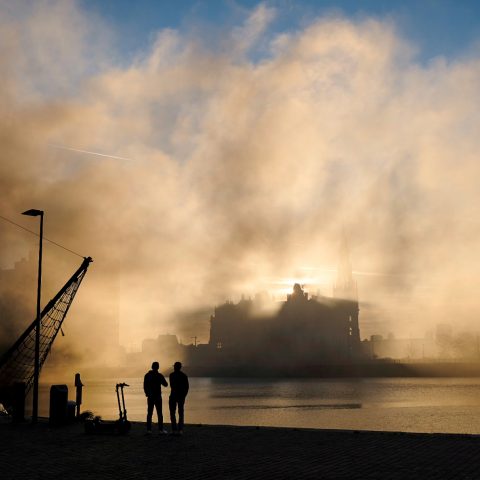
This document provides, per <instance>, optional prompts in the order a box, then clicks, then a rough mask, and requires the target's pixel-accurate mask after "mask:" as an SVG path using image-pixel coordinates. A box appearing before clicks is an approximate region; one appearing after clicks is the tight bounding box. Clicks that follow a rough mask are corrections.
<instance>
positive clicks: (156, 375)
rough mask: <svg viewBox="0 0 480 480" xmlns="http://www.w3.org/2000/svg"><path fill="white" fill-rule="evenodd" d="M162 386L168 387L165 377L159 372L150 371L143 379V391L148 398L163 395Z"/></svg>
mask: <svg viewBox="0 0 480 480" xmlns="http://www.w3.org/2000/svg"><path fill="white" fill-rule="evenodd" d="M162 385H163V386H164V387H168V383H167V381H166V380H165V377H164V376H163V375H162V374H161V373H160V372H159V371H158V370H150V371H149V372H147V373H146V374H145V377H144V379H143V391H144V392H145V395H146V396H147V397H159V396H161V395H162Z"/></svg>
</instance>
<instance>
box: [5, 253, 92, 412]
mask: <svg viewBox="0 0 480 480" xmlns="http://www.w3.org/2000/svg"><path fill="white" fill-rule="evenodd" d="M90 262H92V259H91V258H90V257H86V258H85V259H84V260H83V262H82V264H81V265H80V267H79V268H78V270H77V271H76V272H75V273H74V274H73V275H72V276H71V277H70V279H69V280H68V281H67V283H65V285H64V286H63V287H62V288H61V289H60V291H59V292H58V293H57V294H56V295H55V296H54V297H53V298H52V299H51V300H50V301H49V302H48V303H47V305H46V306H45V308H44V309H43V310H42V312H41V319H40V324H41V328H40V369H41V368H42V366H43V364H44V363H45V360H46V359H47V356H48V354H49V352H50V350H51V348H52V344H53V342H54V340H55V338H56V336H57V334H58V332H59V330H60V328H61V327H62V323H63V321H64V320H65V317H66V315H67V313H68V310H69V308H70V305H71V304H72V302H73V299H74V298H75V294H76V293H77V290H78V288H79V287H80V284H81V283H82V280H83V278H84V277H85V274H86V273H87V269H88V266H89V264H90ZM36 321H37V320H36V319H35V320H34V321H33V322H32V323H31V324H30V326H29V327H28V328H27V329H26V330H25V332H23V334H22V335H21V336H20V337H19V338H18V340H17V341H16V342H15V343H14V344H13V346H12V347H11V348H10V350H8V351H7V352H6V353H5V355H3V357H2V358H0V403H4V404H5V403H8V398H5V397H6V396H7V395H6V394H5V393H3V394H2V392H7V391H8V389H9V388H10V387H12V386H13V385H14V384H15V383H17V382H23V383H24V384H25V395H27V394H28V392H29V391H30V389H31V388H32V386H33V373H34V359H35V325H36Z"/></svg>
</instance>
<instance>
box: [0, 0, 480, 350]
mask: <svg viewBox="0 0 480 480" xmlns="http://www.w3.org/2000/svg"><path fill="white" fill-rule="evenodd" d="M277 14H278V9H275V8H273V7H270V6H268V5H267V4H259V5H257V6H255V7H254V8H252V9H250V10H249V11H248V12H245V15H244V18H243V20H242V21H239V22H238V23H237V24H235V25H232V26H228V28H227V27H226V26H225V27H224V28H215V29H211V28H210V29H209V30H207V29H206V27H205V25H203V24H202V23H200V22H199V24H198V25H195V23H194V21H192V25H190V26H191V27H192V28H190V29H185V28H183V29H160V30H159V31H158V32H157V33H156V35H155V36H154V37H152V38H151V41H150V44H149V45H148V48H145V49H139V50H138V51H136V52H135V54H134V55H133V56H131V57H129V58H128V60H126V59H125V57H120V56H119V52H118V51H117V50H116V48H115V38H116V36H118V35H121V32H118V31H114V30H113V27H112V26H111V25H107V24H106V23H105V22H104V21H103V20H102V18H100V17H99V16H98V15H94V14H93V13H91V12H88V11H86V10H85V9H82V8H81V4H80V3H77V2H55V1H44V2H35V3H29V2H25V3H20V2H19V3H16V2H15V4H12V2H8V1H6V0H5V1H4V2H0V87H1V88H0V104H1V109H2V115H1V116H0V143H1V147H2V148H1V154H0V155H1V156H0V158H1V160H0V189H1V192H2V201H1V204H0V205H1V208H0V214H1V215H3V216H5V217H7V218H9V219H13V220H15V221H17V222H19V223H21V224H22V225H25V226H26V227H27V228H31V229H33V230H35V229H36V228H37V227H36V224H35V221H34V220H31V219H30V220H28V219H26V218H25V217H23V218H22V217H20V212H22V211H24V210H26V209H28V208H41V209H43V210H45V212H46V214H45V215H46V216H45V222H46V224H45V235H46V236H47V237H48V238H51V239H52V240H55V241H57V242H60V243H61V244H62V245H65V246H67V247H68V248H70V249H72V250H74V251H76V252H79V253H80V254H82V255H90V256H92V257H93V258H94V263H93V264H92V267H91V270H90V271H89V273H88V275H87V277H86V279H85V282H84V284H83V285H82V287H81V291H80V292H79V295H78V297H77V298H76V299H75V303H74V305H73V307H72V310H71V314H70V315H69V318H68V319H67V322H66V331H67V337H65V339H66V340H60V341H64V342H74V343H76V342H79V343H78V345H79V346H78V348H79V349H80V350H82V349H83V348H84V347H85V345H84V343H85V342H86V341H87V340H86V339H87V338H91V337H94V336H95V335H97V333H96V332H100V333H98V334H99V335H105V336H106V337H107V338H108V332H104V331H102V330H101V325H102V319H103V318H104V317H107V316H111V315H112V309H113V311H114V312H117V313H115V315H118V317H119V319H120V342H121V343H122V344H123V345H125V346H128V345H129V344H132V343H133V344H138V343H139V342H141V340H142V339H143V338H146V337H148V336H150V337H156V336H157V335H158V334H159V333H174V334H178V335H179V337H180V338H181V339H182V338H183V339H184V341H185V342H189V341H190V336H193V335H197V334H198V335H199V337H200V339H201V340H205V341H206V340H207V338H206V335H208V319H209V316H208V313H206V314H204V315H205V316H204V317H202V318H203V319H204V320H203V323H202V318H200V319H198V318H195V319H194V320H192V323H190V324H189V323H188V322H186V321H185V320H178V318H180V317H181V318H183V319H184V318H185V315H183V317H182V315H181V314H183V313H184V312H188V311H192V310H196V309H204V311H206V312H208V308H213V306H214V305H215V304H218V303H220V302H223V301H225V300H226V299H233V300H238V298H239V297H240V295H241V294H242V293H245V294H246V295H253V294H255V293H256V292H258V291H268V292H269V293H270V294H272V295H274V296H276V298H277V299H280V298H281V295H282V294H283V293H284V290H282V289H284V288H286V285H285V284H284V283H282V282H283V279H286V278H287V279H291V280H292V284H293V281H300V282H302V283H307V290H309V291H310V292H311V293H315V292H316V291H317V290H320V291H321V292H322V293H324V294H326V295H330V294H331V287H332V284H333V282H334V279H335V268H336V265H337V262H338V251H339V245H340V243H341V240H342V236H343V235H344V236H346V237H347V239H348V243H349V246H350V256H351V261H352V264H353V268H354V270H355V271H356V272H357V274H356V277H355V278H356V280H357V282H358V291H359V299H360V308H361V311H360V329H361V336H362V338H365V337H367V336H368V335H370V334H373V333H382V334H387V333H388V332H393V333H395V334H396V335H399V336H401V335H403V336H407V335H423V334H424V333H425V332H426V331H428V330H431V329H433V328H435V325H436V324H438V323H450V324H452V325H454V326H455V327H456V328H458V329H467V330H470V331H471V330H473V331H478V330H479V324H478V314H479V311H480V297H479V295H478V293H477V284H478V283H479V280H480V271H479V265H480V262H479V260H480V259H479V256H480V249H479V247H480V245H479V239H480V221H479V216H478V213H477V212H476V209H477V206H478V204H479V200H480V198H479V197H480V189H479V187H478V179H479V178H480V163H479V162H478V152H479V151H480V135H479V131H478V126H479V112H480V108H479V107H480V90H479V88H478V85H479V84H480V55H479V54H478V48H470V49H468V50H465V52H463V54H462V55H457V56H456V57H455V58H449V59H446V58H444V57H441V56H439V57H435V58H432V59H430V60H429V61H427V62H424V61H421V60H420V59H419V50H418V46H417V45H416V44H415V43H414V42H413V41H412V40H409V39H408V38H405V37H404V36H403V35H401V34H400V33H399V32H398V29H397V27H396V23H395V21H394V19H391V20H385V19H379V18H373V17H372V18H370V17H368V16H365V17H363V18H362V19H356V20H355V19H351V18H347V17H344V16H341V15H339V14H330V15H326V16H323V17H322V16H321V17H318V18H312V19H310V21H309V22H308V23H306V24H305V25H303V26H302V27H301V28H300V27H299V28H297V29H286V30H284V31H275V32H274V33H272V31H271V30H269V25H270V24H271V22H272V21H274V19H275V17H276V15H277ZM63 147H66V148H63ZM88 152H91V153H88ZM92 152H93V153H94V154H92ZM95 153H98V154H101V155H106V156H100V155H96V154H95ZM36 242H37V240H36V238H35V237H33V236H31V235H29V234H28V233H26V232H22V231H21V230H18V229H16V228H15V227H13V226H11V225H9V224H6V223H2V226H1V229H0V244H1V255H0V267H1V268H3V269H7V268H12V267H13V265H14V262H16V261H18V260H20V259H21V258H23V257H27V256H28V255H29V253H31V254H32V255H33V256H34V257H35V255H36V248H37V243H36ZM45 261H46V267H45V270H44V275H45V277H47V280H46V285H48V284H49V280H48V278H50V287H48V286H47V287H46V289H47V290H46V291H45V294H44V300H45V301H44V302H43V303H45V302H46V301H47V300H48V298H50V297H51V295H52V293H54V292H55V291H56V290H58V288H59V287H60V286H61V285H62V284H63V283H64V281H65V280H66V279H67V278H68V277H69V276H70V275H71V273H73V271H74V269H75V268H76V267H77V266H78V265H79V263H80V259H79V258H75V257H74V256H72V255H71V254H69V253H67V252H65V251H62V250H60V249H58V248H57V247H54V246H48V245H46V250H45ZM33 264H34V263H33ZM34 273H35V272H34ZM279 285H281V288H280V287H279ZM48 288H50V290H48ZM34 295H35V292H34V291H32V292H31V296H30V297H28V298H26V299H25V302H26V304H27V310H28V308H30V312H28V313H29V315H28V318H23V317H22V318H16V317H15V316H10V317H8V318H4V319H2V329H4V333H1V332H0V335H3V337H4V338H6V336H7V332H9V331H10V330H11V328H12V326H13V325H15V327H14V328H17V330H20V331H21V329H23V328H24V327H25V326H26V325H27V324H28V323H30V322H31V320H32V319H33V317H34V308H35V303H34V302H35V301H34ZM29 302H30V303H29ZM176 319H177V320H176ZM69 330H70V332H74V334H72V335H71V337H70V338H69V336H68V331H69ZM82 335H85V336H84V337H82ZM88 341H90V340H88ZM82 342H83V343H82ZM59 348H61V347H59Z"/></svg>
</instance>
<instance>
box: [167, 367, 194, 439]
mask: <svg viewBox="0 0 480 480" xmlns="http://www.w3.org/2000/svg"><path fill="white" fill-rule="evenodd" d="M181 370H182V364H181V363H180V362H175V364H174V365H173V372H172V373H171V374H170V389H171V392H170V398H169V399H168V406H169V408H170V421H171V422H172V433H177V431H178V433H179V434H180V435H181V434H182V433H183V423H184V406H185V398H186V397H187V394H188V388H189V384H188V377H187V376H186V375H185V374H184V373H183V372H182V371H181ZM177 406H178V426H177V419H176V409H177ZM177 427H178V430H177Z"/></svg>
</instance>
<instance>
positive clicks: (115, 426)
mask: <svg viewBox="0 0 480 480" xmlns="http://www.w3.org/2000/svg"><path fill="white" fill-rule="evenodd" d="M124 387H129V385H128V384H126V383H117V384H116V385H115V391H116V393H117V402H118V413H119V419H118V420H115V421H105V420H102V419H100V418H98V417H97V418H95V419H94V420H87V421H86V422H85V433H90V434H114V435H124V434H126V433H128V432H129V431H130V428H131V424H130V422H129V421H128V420H127V409H126V407H125V395H124V393H123V388H124ZM120 393H121V396H122V401H121V402H120ZM122 406H123V409H122Z"/></svg>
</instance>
